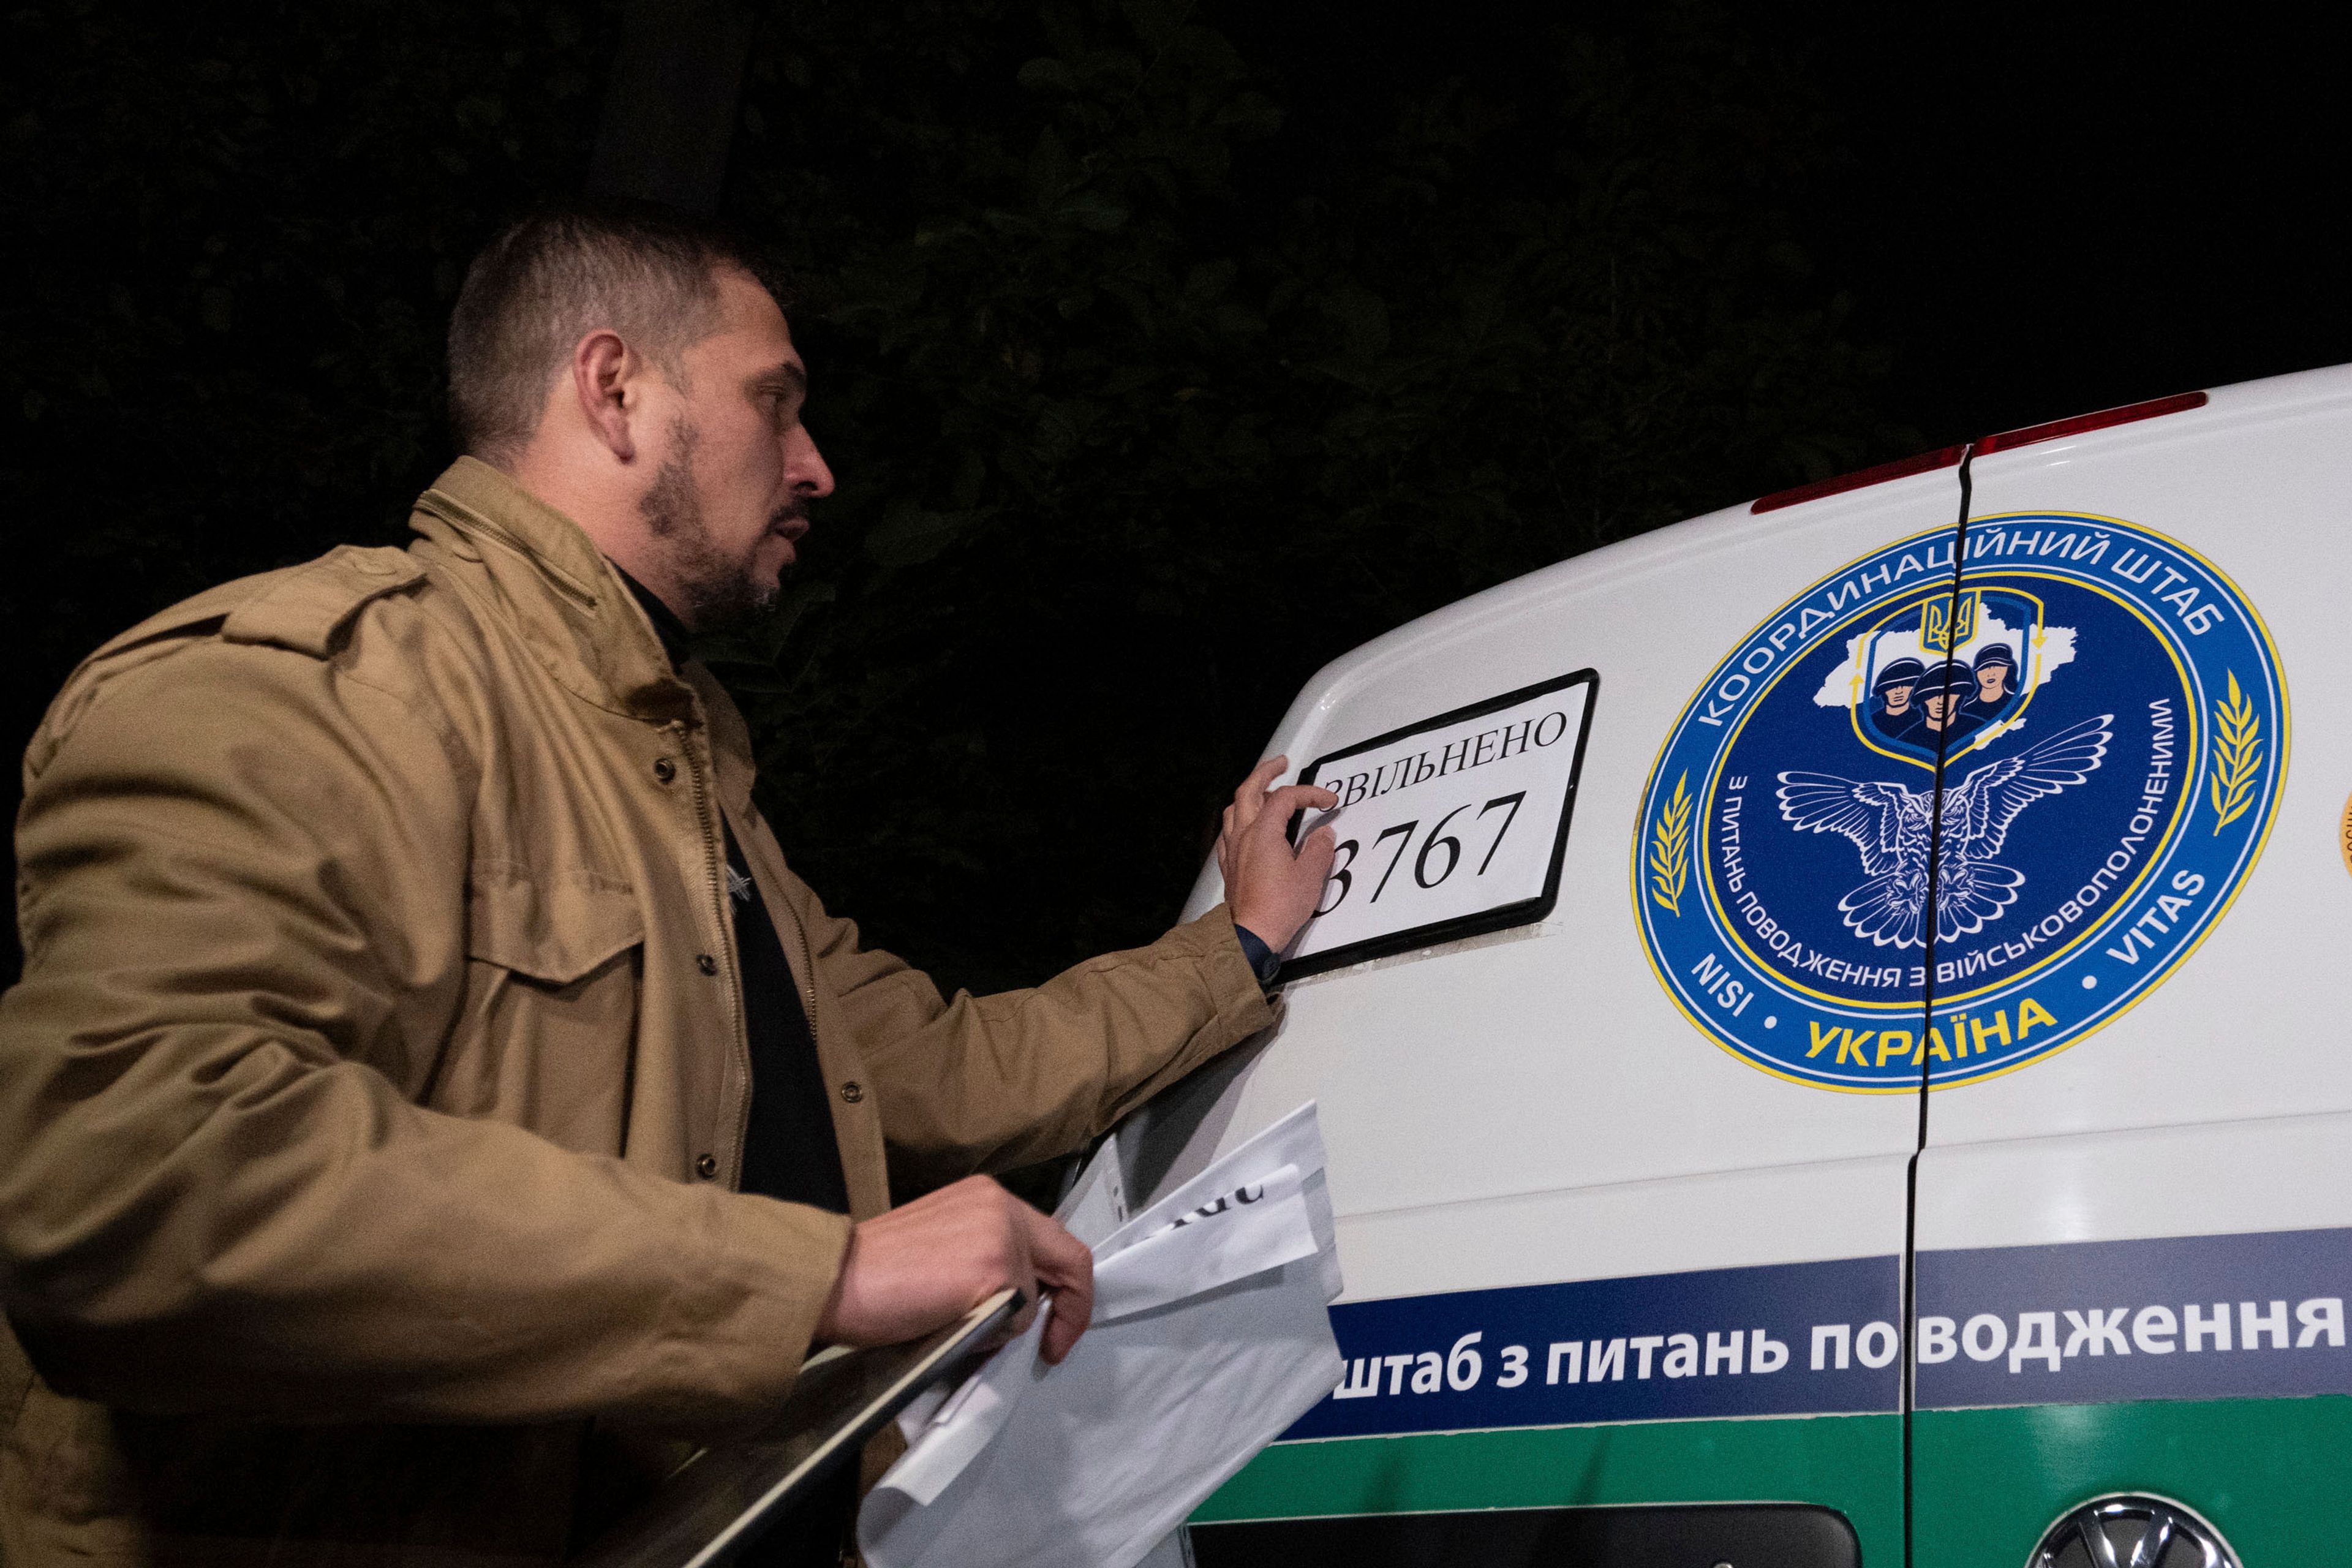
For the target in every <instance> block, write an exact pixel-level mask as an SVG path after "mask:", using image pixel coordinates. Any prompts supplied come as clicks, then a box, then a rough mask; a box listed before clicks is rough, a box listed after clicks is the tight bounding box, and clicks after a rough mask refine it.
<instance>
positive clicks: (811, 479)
mask: <svg viewBox="0 0 2352 1568" xmlns="http://www.w3.org/2000/svg"><path fill="white" fill-rule="evenodd" d="M784 479H785V481H786V482H787V483H789V484H790V485H791V486H792V487H793V493H795V494H797V495H800V496H803V497H805V498H807V499H808V500H824V498H825V497H826V496H829V495H831V494H832V493H833V469H832V468H830V467H828V466H827V465H826V463H825V460H824V453H822V452H820V451H818V450H817V449H816V437H814V436H811V435H810V434H809V433H808V431H807V430H806V429H805V428H803V427H802V426H793V431H792V434H791V435H789V436H787V437H785V438H784Z"/></svg>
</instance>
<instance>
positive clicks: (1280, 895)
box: [1217, 757, 1339, 952]
mask: <svg viewBox="0 0 2352 1568" xmlns="http://www.w3.org/2000/svg"><path fill="white" fill-rule="evenodd" d="M1289 765H1290V759H1289V758H1288V757H1268V758H1267V759H1266V760H1265V761H1264V762H1262V763H1258V765H1257V768H1256V770H1255V772H1253V773H1251V774H1250V776H1249V777H1247V778H1245V779H1244V780H1242V786H1241V788H1239V789H1237V790H1235V791H1234V804H1233V805H1229V806H1227V807H1225V821H1224V831H1223V833H1221V834H1219V835H1218V837H1217V869H1218V870H1220V871H1222V872H1223V873H1224V878H1225V905H1226V907H1227V908H1228V909H1230V910H1232V911H1233V916H1234V924H1235V925H1237V926H1245V927H1247V928H1248V929H1249V930H1250V931H1254V932H1255V933H1256V936H1257V939H1258V940H1259V941H1260V942H1264V943H1265V945H1266V946H1268V947H1270V948H1272V949H1273V950H1274V951H1275V952H1281V951H1282V950H1283V949H1284V948H1286V947H1288V946H1289V945H1290V939H1291V938H1293V937H1295V936H1297V934H1298V928H1299V927H1301V926H1303V925H1305V924H1306V923H1307V917H1308V916H1309V915H1311V914H1313V913H1314V912H1315V906H1316V905H1317V904H1318V903H1320V902H1321V901H1322V900H1323V883H1324V881H1325V879H1328V877H1329V876H1330V875H1331V860H1332V856H1333V854H1334V850H1333V848H1332V845H1333V843H1334V841H1335V840H1336V839H1337V838H1338V837H1339V836H1338V835H1337V834H1335V833H1333V832H1332V831H1331V829H1330V828H1328V827H1318V828H1317V829H1316V830H1315V831H1314V832H1312V833H1310V834H1308V835H1307V840H1306V842H1305V843H1303V844H1301V845H1299V846H1298V847H1297V849H1295V850H1294V849H1293V848H1291V847H1290V837H1289V826H1290V815H1291V813H1293V812H1295V811H1304V810H1310V809H1311V810H1316V811H1328V810H1330V809H1331V808H1332V807H1333V806H1335V805H1339V796H1338V795H1333V794H1332V793H1331V792H1330V791H1329V790H1328V789H1323V788H1320V787H1318V786H1317V785H1314V784H1285V785H1284V786H1283V787H1282V788H1280V789H1270V788H1268V787H1267V786H1268V785H1269V784H1272V783H1273V782H1274V781H1275V780H1276V779H1277V778H1279V777H1280V776H1281V775H1282V771H1283V770H1284V769H1285V768H1286V767H1288V766H1289Z"/></svg>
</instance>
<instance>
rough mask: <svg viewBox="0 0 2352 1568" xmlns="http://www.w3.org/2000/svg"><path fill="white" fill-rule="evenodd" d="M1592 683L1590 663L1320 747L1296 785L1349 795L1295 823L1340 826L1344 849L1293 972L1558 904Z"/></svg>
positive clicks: (1536, 913) (1511, 921) (1291, 956)
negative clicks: (1353, 741) (1342, 745)
mask: <svg viewBox="0 0 2352 1568" xmlns="http://www.w3.org/2000/svg"><path fill="white" fill-rule="evenodd" d="M1596 683H1597V682H1596V678H1595V677H1594V676H1593V674H1592V672H1591V671H1590V670H1585V671H1580V673H1578V674H1575V675H1571V676H1564V677H1562V678H1561V679H1558V680H1551V681H1546V682H1545V683H1544V684H1543V685H1541V686H1535V687H1529V688H1527V689H1524V690H1520V691H1514V692H1510V693H1508V694H1507V695H1505V696H1502V697H1498V698H1496V699H1494V700H1490V701H1486V702H1482V703H1478V704H1475V705H1474V706H1472V707H1470V708H1465V709H1461V710H1457V711H1455V712H1453V713H1447V714H1443V715H1440V716H1439V717H1437V718H1435V719H1430V720H1425V721H1423V722H1421V723H1419V724H1414V725H1411V726H1409V727H1407V728H1405V729H1402V730H1399V731H1393V732H1392V733H1390V734H1386V735H1381V736H1379V737H1377V738H1376V739H1373V740H1370V741H1366V742H1361V743H1360V744H1357V745H1353V746H1350V747H1349V748H1347V749H1346V750H1345V751H1340V752H1331V753H1329V754H1328V755H1326V756H1322V757H1318V758H1317V759H1316V761H1315V763H1313V764H1312V765H1311V766H1310V767H1309V768H1307V771H1306V772H1305V773H1301V774H1300V775H1299V777H1300V782H1301V783H1305V784H1321V785H1322V786H1323V787H1324V788H1326V789H1328V790H1330V791H1332V792H1333V793H1334V794H1336V795H1339V806H1338V808H1337V809H1336V810H1332V811H1328V812H1310V813H1308V814H1307V817H1306V819H1305V821H1303V822H1302V823H1301V824H1300V825H1299V832H1300V833H1301V834H1302V835H1304V834H1306V833H1309V832H1312V831H1313V830H1314V829H1315V828H1317V827H1319V826H1323V825H1324V824H1326V823H1328V824H1330V825H1331V826H1332V827H1333V828H1334V829H1335V830H1336V831H1337V832H1338V834H1339V855H1338V858H1336V859H1335V860H1334V861H1333V863H1332V869H1331V877H1330V879H1329V880H1328V881H1327V882H1326V883H1325V884H1324V888H1323V900H1322V902H1321V904H1320V905H1319V906H1318V908H1317V910H1316V911H1315V918H1314V919H1312V920H1310V921H1307V926H1306V929H1305V930H1303V931H1300V932H1299V934H1298V938H1297V941H1296V942H1293V943H1292V944H1291V947H1290V949H1289V951H1288V952H1286V954H1285V955H1284V964H1283V971H1284V973H1286V974H1294V975H1295V974H1301V973H1314V972H1315V971H1317V970H1319V969H1330V968H1336V967H1338V966H1339V964H1342V963H1354V962H1356V961H1357V960H1358V959H1361V958H1372V957H1377V956H1379V955H1380V954H1381V953H1383V952H1402V951H1403V950H1404V949H1406V948H1409V947H1414V946H1419V945H1422V944H1423V943H1426V942H1443V941H1446V940H1449V939H1450V938H1452V937H1455V936H1467V935H1471V934H1473V933H1474V932H1476V931H1499V930H1501V929H1503V928H1504V927H1506V926H1512V925H1522V924H1525V923H1527V922H1528V921H1538V920H1541V919H1542V918H1543V917H1544V916H1545V915H1546V914H1548V913H1549V912H1550V910H1551V906H1552V903H1553V901H1554V900H1555V899H1557V898H1558V896H1559V863H1560V852H1561V850H1562V849H1563V848H1564V847H1565V846H1566V845H1567V842H1568V814H1569V809H1570V805H1572V804H1573V801H1574V798H1575V792H1576V774H1577V768H1578V765H1579V763H1580V761H1581V759H1582V755H1583V748H1584V731H1585V724H1586V720H1587V718H1588V717H1589V715H1590V712H1591V700H1592V689H1593V687H1594V685H1595V684H1596Z"/></svg>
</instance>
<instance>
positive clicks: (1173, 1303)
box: [858, 1103, 1343, 1568]
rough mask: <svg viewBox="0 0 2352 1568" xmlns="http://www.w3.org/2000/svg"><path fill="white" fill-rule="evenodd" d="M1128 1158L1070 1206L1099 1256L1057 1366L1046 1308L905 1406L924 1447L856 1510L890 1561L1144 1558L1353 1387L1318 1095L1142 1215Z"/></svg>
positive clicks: (1085, 1186) (895, 1565)
mask: <svg viewBox="0 0 2352 1568" xmlns="http://www.w3.org/2000/svg"><path fill="white" fill-rule="evenodd" d="M1117 1158H1118V1150H1117V1147H1116V1145H1113V1144H1107V1145H1105V1147H1104V1149H1103V1151H1102V1152H1101V1154H1100V1155H1099V1156H1097V1167H1096V1168H1095V1169H1092V1170H1090V1171H1089V1172H1088V1173H1087V1176H1086V1177H1085V1178H1083V1179H1082V1180H1081V1182H1080V1185H1079V1189H1078V1191H1077V1192H1076V1193H1074V1194H1072V1199H1073V1201H1072V1204H1071V1205H1069V1207H1068V1209H1067V1211H1066V1212H1068V1213H1069V1214H1070V1215H1071V1218H1072V1219H1073V1220H1074V1221H1076V1222H1078V1223H1079V1224H1081V1225H1083V1226H1084V1230H1083V1231H1078V1234H1080V1235H1081V1236H1082V1237H1083V1238H1084V1239H1087V1240H1089V1241H1090V1242H1091V1243H1092V1246H1093V1249H1094V1254H1095V1289H1096V1297H1095V1318H1094V1324H1093V1326H1092V1327H1090V1328H1089V1329H1088V1330H1087V1333H1086V1336H1085V1337H1084V1338H1082V1339H1081V1340H1079V1342H1078V1343H1077V1346H1076V1349H1075V1350H1073V1351H1072V1352H1071V1353H1070V1357H1069V1359H1068V1360H1067V1361H1066V1362H1065V1363H1062V1365H1060V1366H1058V1367H1048V1366H1046V1365H1045V1363H1043V1362H1041V1361H1039V1360H1038V1359H1037V1341H1038V1338H1039V1335H1040V1334H1041V1333H1042V1331H1043V1328H1042V1325H1043V1323H1044V1322H1045V1314H1044V1313H1040V1314H1039V1317H1038V1320H1037V1322H1036V1323H1035V1324H1033V1325H1032V1326H1031V1328H1030V1330H1029V1331H1028V1332H1027V1333H1026V1334H1024V1335H1023V1336H1022V1337H1021V1338H1020V1339H1018V1340H1016V1341H1014V1342H1013V1343H1011V1344H1009V1345H1007V1346H1005V1347H1004V1348H1003V1350H1001V1351H999V1352H997V1353H996V1355H995V1356H994V1357H992V1359H991V1360H990V1361H989V1362H988V1363H986V1365H984V1366H983V1367H982V1369H981V1370H980V1371H979V1372H977V1373H974V1374H973V1375H972V1377H971V1380H970V1381H968V1382H967V1383H966V1384H964V1385H963V1386H962V1387H961V1388H959V1389H957V1390H955V1391H954V1392H953V1393H951V1394H949V1395H948V1396H947V1397H946V1399H945V1400H944V1401H943V1402H940V1403H937V1404H935V1405H931V1406H930V1407H929V1409H928V1410H927V1411H925V1412H921V1413H917V1412H915V1411H913V1410H912V1409H911V1408H910V1411H909V1414H908V1415H907V1416H904V1417H902V1418H901V1427H902V1429H903V1430H905V1431H906V1432H907V1435H908V1439H909V1441H910V1443H911V1444H912V1447H910V1448H909V1449H908V1453H907V1454H906V1456H905V1457H904V1458H901V1459H900V1460H899V1461H898V1464H897V1465H895V1466H894V1467H892V1468H891V1470H890V1472H889V1474H888V1475H887V1476H885V1477H884V1478H883V1479H882V1482H881V1484H880V1485H879V1486H878V1487H877V1488H876V1489H875V1490H874V1492H873V1494H872V1495H871V1496H870V1497H868V1498H867V1500H866V1505H865V1508H864V1510H863V1511H862V1512H861V1514H860V1516H859V1520H858V1542H859V1545H860V1547H861V1549H862V1551H863V1552H864V1553H865V1557H866V1561H867V1562H868V1563H872V1564H875V1568H1130V1565H1131V1564H1133V1563H1137V1562H1138V1561H1139V1560H1140V1559H1141V1558H1142V1557H1144V1556H1145V1555H1146V1553H1148V1552H1150V1550H1151V1549H1152V1547H1153V1545H1154V1544H1155V1543H1157V1542H1160V1541H1163V1540H1164V1539H1166V1537H1167V1535H1168V1532H1169V1531H1171V1530H1173V1529H1175V1528H1176V1526H1177V1525H1179V1524H1181V1522H1182V1521H1183V1520H1184V1519H1185V1517H1186V1516H1187V1515H1188V1514H1190V1513H1191V1512H1192V1510H1193V1509H1194V1508H1196V1507H1197V1506H1199V1504H1200V1502H1201V1501H1202V1499H1204V1498H1206V1497H1207V1496H1208V1495H1209V1494H1210V1493H1211V1492H1213V1491H1214V1490H1215V1489H1217V1488H1218V1487H1219V1486H1221V1485H1222V1484H1223V1482H1224V1481H1225V1480H1226V1479H1229V1478H1230V1477H1231V1476H1232V1475H1233V1474H1234V1471H1236V1470H1238V1469H1240V1468H1241V1467H1242V1466H1243V1465H1244V1464H1245V1463H1247V1462H1248V1461H1249V1459H1250V1458H1251V1457H1252V1456H1253V1455H1255V1454H1256V1453H1257V1452H1258V1450H1259V1449H1261V1448H1263V1447H1265V1445H1266V1444H1267V1443H1269V1442H1271V1441H1273V1439H1274V1438H1275V1437H1276V1436H1279V1435H1280V1434H1281V1433H1282V1431H1283V1430H1284V1429H1285V1428H1286V1427H1287V1426H1289V1425H1290V1424H1291V1423H1292V1422H1293V1421H1296V1420H1297V1418H1298V1417H1299V1416H1300V1415H1304V1414H1306V1412H1307V1410H1308V1409H1310V1408H1311V1407H1313V1406H1314V1405H1315V1404H1316V1403H1317V1402H1318V1401H1319V1400H1320V1399H1322V1397H1323V1396H1324V1395H1325V1394H1328V1393H1329V1392H1330V1391H1331V1389H1332V1387H1333V1385H1334V1384H1336V1382H1337V1381H1338V1379H1339V1374H1340V1373H1341V1371H1342V1370H1343V1369H1342V1367H1341V1365H1340V1362H1339V1347H1338V1345H1337V1343H1336V1342H1335V1341H1334V1340H1333V1339H1332V1335H1331V1325H1330V1318H1329V1314H1328V1312H1327V1311H1326V1310H1325V1307H1326V1304H1327V1303H1328V1302H1329V1301H1330V1300H1331V1299H1332V1298H1333V1297H1335V1296H1337V1295H1338V1294H1339V1286H1340V1281H1339V1259H1338V1255H1337V1250H1336V1247H1335V1243H1334V1238H1333V1235H1332V1226H1331V1207H1330V1200H1329V1197H1328V1190H1327V1188H1326V1187H1325V1184H1324V1176H1323V1142H1322V1137H1321V1134H1320V1133H1319V1132H1318V1130H1317V1127H1316V1123H1315V1109H1314V1106H1313V1105H1312V1104H1311V1103H1310V1104H1308V1105H1306V1106H1302V1107H1300V1108H1299V1110H1297V1111H1294V1112H1293V1113H1292V1114H1290V1115H1289V1116H1287V1117H1285V1118H1284V1119H1283V1120H1282V1121H1279V1122H1277V1123H1276V1125H1274V1126H1273V1127H1270V1128H1268V1129H1266V1130H1265V1131H1264V1132H1262V1133H1260V1134H1258V1136H1257V1137H1255V1138H1254V1139H1252V1140H1251V1141H1250V1142H1247V1143H1246V1144H1244V1145H1243V1146H1242V1147H1241V1148H1238V1149H1235V1150H1234V1151H1232V1152H1230V1153H1228V1154H1227V1155H1225V1157H1224V1158H1223V1159H1221V1160H1219V1161H1218V1162H1216V1163H1214V1164H1213V1165H1211V1166H1210V1167H1209V1169H1208V1170H1206V1171H1203V1172H1202V1173H1201V1174H1200V1175H1198V1176H1196V1177H1194V1178H1193V1179H1192V1181H1190V1182H1187V1183H1185V1184H1183V1185H1182V1186H1181V1187H1178V1188H1177V1189H1176V1190H1175V1191H1174V1192H1171V1193H1170V1194H1167V1195H1166V1196H1164V1197H1162V1198H1161V1199H1160V1201H1159V1202H1157V1203H1155V1204H1153V1205H1151V1206H1150V1208H1149V1209H1146V1210H1145V1211H1144V1212H1143V1213H1141V1214H1139V1215H1134V1216H1133V1217H1131V1218H1126V1217H1123V1216H1121V1217H1115V1216H1118V1211H1119V1209H1120V1208H1121V1207H1123V1205H1119V1204H1118V1203H1117V1202H1115V1201H1113V1199H1114V1197H1115V1193H1116V1189H1115V1186H1113V1185H1112V1184H1111V1179H1112V1177H1113V1175H1114V1173H1112V1172H1109V1171H1108V1170H1105V1169H1103V1168H1102V1163H1103V1162H1106V1161H1111V1162H1115V1161H1116V1160H1117ZM1106 1226H1108V1227H1109V1228H1108V1233H1107V1234H1100V1235H1098V1236H1087V1235H1085V1232H1086V1231H1098V1230H1101V1229H1103V1228H1104V1227H1106ZM1073 1228H1074V1230H1076V1229H1077V1226H1075V1225H1074V1227H1073ZM1050 1306H1051V1304H1050V1303H1048V1310H1050Z"/></svg>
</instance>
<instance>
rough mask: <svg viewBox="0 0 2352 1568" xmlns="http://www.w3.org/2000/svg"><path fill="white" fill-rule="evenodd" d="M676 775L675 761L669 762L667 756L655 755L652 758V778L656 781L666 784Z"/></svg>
mask: <svg viewBox="0 0 2352 1568" xmlns="http://www.w3.org/2000/svg"><path fill="white" fill-rule="evenodd" d="M676 777H677V763H674V762H671V761H670V760H669V759H668V758H667V757H656V758H655V759H654V778H655V780H656V782H657V783H660V784H667V783H669V782H670V780H672V779H674V778H676Z"/></svg>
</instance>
